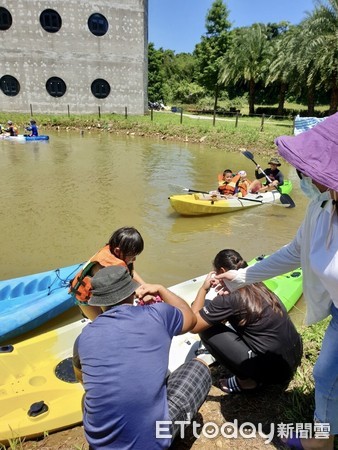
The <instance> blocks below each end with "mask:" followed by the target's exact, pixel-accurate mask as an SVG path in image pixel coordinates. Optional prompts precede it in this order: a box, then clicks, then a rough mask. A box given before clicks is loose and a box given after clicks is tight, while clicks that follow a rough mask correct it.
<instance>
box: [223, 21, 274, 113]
mask: <svg viewBox="0 0 338 450" xmlns="http://www.w3.org/2000/svg"><path fill="white" fill-rule="evenodd" d="M268 48H269V42H268V39H267V35H266V29H265V27H264V26H262V25H260V24H254V25H252V26H251V27H250V28H239V29H236V30H234V33H233V41H232V46H231V48H230V50H229V51H228V52H227V54H226V56H225V58H224V59H223V62H222V67H221V71H220V78H219V81H220V83H223V84H229V83H233V84H239V83H247V84H248V87H249V113H250V114H254V112H255V92H256V85H257V82H259V81H260V80H262V79H264V72H265V68H266V66H265V64H266V59H267V58H268V54H269V53H268Z"/></svg>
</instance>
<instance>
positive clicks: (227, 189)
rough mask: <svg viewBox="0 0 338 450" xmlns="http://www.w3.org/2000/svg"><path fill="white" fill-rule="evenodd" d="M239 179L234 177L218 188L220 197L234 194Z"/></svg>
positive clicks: (237, 176)
mask: <svg viewBox="0 0 338 450" xmlns="http://www.w3.org/2000/svg"><path fill="white" fill-rule="evenodd" d="M239 179H240V176H239V175H236V176H234V177H233V178H232V180H231V181H230V182H229V183H225V184H222V185H221V186H218V191H219V192H220V193H221V194H222V195H234V194H236V188H237V186H238V181H239Z"/></svg>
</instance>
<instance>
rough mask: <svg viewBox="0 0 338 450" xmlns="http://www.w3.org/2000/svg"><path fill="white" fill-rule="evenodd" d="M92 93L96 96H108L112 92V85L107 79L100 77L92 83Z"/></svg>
mask: <svg viewBox="0 0 338 450" xmlns="http://www.w3.org/2000/svg"><path fill="white" fill-rule="evenodd" d="M91 90H92V94H93V95H94V97H96V98H106V97H108V95H109V94H110V86H109V83H108V82H107V81H106V80H102V79H101V78H98V79H97V80H94V81H93V82H92V85H91Z"/></svg>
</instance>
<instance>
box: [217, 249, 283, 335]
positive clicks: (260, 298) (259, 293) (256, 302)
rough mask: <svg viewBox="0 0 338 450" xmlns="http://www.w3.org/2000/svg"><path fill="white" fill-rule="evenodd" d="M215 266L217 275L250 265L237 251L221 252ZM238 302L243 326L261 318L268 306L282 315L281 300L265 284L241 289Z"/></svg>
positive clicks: (226, 250) (227, 250)
mask: <svg viewBox="0 0 338 450" xmlns="http://www.w3.org/2000/svg"><path fill="white" fill-rule="evenodd" d="M213 266H214V268H215V270H216V272H217V273H219V272H220V271H221V269H222V268H223V269H225V270H238V269H242V268H244V267H247V266H248V264H247V262H246V261H244V259H243V258H242V256H241V255H240V254H239V253H238V252H236V251H235V250H231V249H225V250H221V251H220V252H219V253H217V255H216V256H215V259H214V261H213ZM238 292H239V294H240V295H238V301H239V302H241V304H240V305H239V306H240V310H241V311H243V318H242V319H241V320H240V322H239V325H240V326H243V325H246V324H248V323H253V322H255V321H257V320H258V319H260V318H261V316H262V312H263V310H264V308H265V307H266V304H268V305H269V306H270V307H271V308H272V310H273V311H274V312H275V313H279V314H280V315H282V308H281V305H280V300H279V298H278V297H277V296H276V295H275V294H274V293H273V292H271V291H270V290H269V289H268V288H267V287H266V286H265V285H264V284H263V283H255V284H251V285H249V286H244V287H243V288H241V289H239V291H238Z"/></svg>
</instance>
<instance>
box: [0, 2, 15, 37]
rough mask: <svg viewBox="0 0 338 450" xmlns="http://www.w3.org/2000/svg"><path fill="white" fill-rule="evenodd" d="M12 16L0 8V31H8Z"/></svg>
mask: <svg viewBox="0 0 338 450" xmlns="http://www.w3.org/2000/svg"><path fill="white" fill-rule="evenodd" d="M12 22H13V20H12V15H11V13H10V12H9V11H8V10H7V9H6V8H3V7H2V6H1V7H0V30H3V31H5V30H8V29H9V28H10V27H11V26H12Z"/></svg>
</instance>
